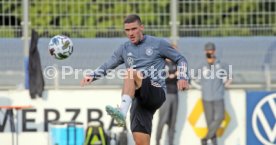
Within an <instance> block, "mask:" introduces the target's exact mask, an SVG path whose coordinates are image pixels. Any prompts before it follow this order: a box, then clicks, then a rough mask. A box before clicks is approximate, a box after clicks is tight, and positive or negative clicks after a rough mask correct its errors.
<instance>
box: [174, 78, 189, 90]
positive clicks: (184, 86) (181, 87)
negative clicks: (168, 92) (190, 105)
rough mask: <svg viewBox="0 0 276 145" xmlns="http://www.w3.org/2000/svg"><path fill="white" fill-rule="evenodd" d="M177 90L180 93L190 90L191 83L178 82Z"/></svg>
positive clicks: (185, 81)
mask: <svg viewBox="0 0 276 145" xmlns="http://www.w3.org/2000/svg"><path fill="white" fill-rule="evenodd" d="M177 88H178V90H180V91H183V90H187V89H189V83H188V81H187V80H178V81H177Z"/></svg>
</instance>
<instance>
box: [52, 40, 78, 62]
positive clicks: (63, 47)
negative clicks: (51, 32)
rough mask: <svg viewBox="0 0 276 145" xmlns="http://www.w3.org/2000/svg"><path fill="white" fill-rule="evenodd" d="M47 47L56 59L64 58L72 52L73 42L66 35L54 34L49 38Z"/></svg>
mask: <svg viewBox="0 0 276 145" xmlns="http://www.w3.org/2000/svg"><path fill="white" fill-rule="evenodd" d="M48 49H49V52H50V54H51V55H52V56H54V57H55V58H56V59H58V60H62V59H66V58H68V57H69V56H70V55H71V54H72V53H73V42H72V40H71V39H70V38H69V37H67V36H64V35H56V36H54V37H52V38H51V40H50V43H49V45H48Z"/></svg>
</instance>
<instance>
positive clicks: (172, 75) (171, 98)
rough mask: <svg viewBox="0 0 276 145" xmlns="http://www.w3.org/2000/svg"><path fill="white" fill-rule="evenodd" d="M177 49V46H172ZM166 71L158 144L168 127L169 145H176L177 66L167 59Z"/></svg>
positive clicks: (157, 136)
mask: <svg viewBox="0 0 276 145" xmlns="http://www.w3.org/2000/svg"><path fill="white" fill-rule="evenodd" d="M172 47H173V48H174V49H176V45H175V44H172ZM165 69H166V70H167V71H168V74H169V75H168V77H167V78H166V85H167V98H166V101H165V102H164V104H163V105H162V106H161V107H160V109H159V121H158V125H157V132H156V144H157V145H160V139H161V135H162V130H163V127H164V126H165V125H166V124H167V125H168V137H169V138H168V140H169V145H174V134H175V123H176V115H177V110H178V90H177V65H176V64H175V63H174V62H172V61H171V60H169V59H166V66H165Z"/></svg>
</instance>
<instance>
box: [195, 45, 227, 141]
mask: <svg viewBox="0 0 276 145" xmlns="http://www.w3.org/2000/svg"><path fill="white" fill-rule="evenodd" d="M205 54H206V62H205V63H203V64H202V65H200V67H199V69H197V70H196V71H195V72H196V74H195V76H199V74H198V73H199V72H198V70H201V73H202V78H201V79H200V84H201V86H199V85H198V84H196V83H195V82H194V81H193V82H192V85H193V86H195V87H196V88H198V89H201V90H202V96H203V107H204V113H205V118H206V122H207V126H208V133H207V135H206V137H205V138H203V139H202V140H201V144H202V145H207V141H208V140H211V142H212V144H213V145H217V137H216V132H217V130H218V128H219V127H220V124H221V123H222V121H223V120H224V112H225V111H224V110H225V108H224V90H225V87H228V86H229V85H230V83H231V82H232V78H230V77H229V76H230V74H229V69H228V65H226V64H225V63H222V62H221V61H220V60H218V59H217V57H216V55H215V54H216V47H215V44H214V43H211V42H209V43H207V44H206V45H205ZM211 71H214V74H216V76H214V77H213V78H212V77H210V76H211V73H212V72H211ZM217 71H220V72H222V71H224V73H216V72H217ZM217 74H219V75H220V76H218V75H217ZM200 76H201V75H200Z"/></svg>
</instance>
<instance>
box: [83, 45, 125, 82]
mask: <svg viewBox="0 0 276 145" xmlns="http://www.w3.org/2000/svg"><path fill="white" fill-rule="evenodd" d="M122 54H123V46H121V47H119V48H118V49H116V50H115V51H114V52H113V54H112V56H111V57H110V58H109V59H108V60H107V61H106V62H104V63H103V64H102V65H101V66H99V67H98V68H97V69H96V70H95V71H93V72H92V73H91V74H89V75H86V76H84V78H83V79H82V80H81V86H84V85H88V84H90V83H91V82H93V81H95V80H97V79H99V78H101V77H103V76H106V75H107V73H108V71H109V70H111V69H114V68H116V67H117V66H119V65H120V64H122V63H123V62H124V60H123V57H122Z"/></svg>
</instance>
